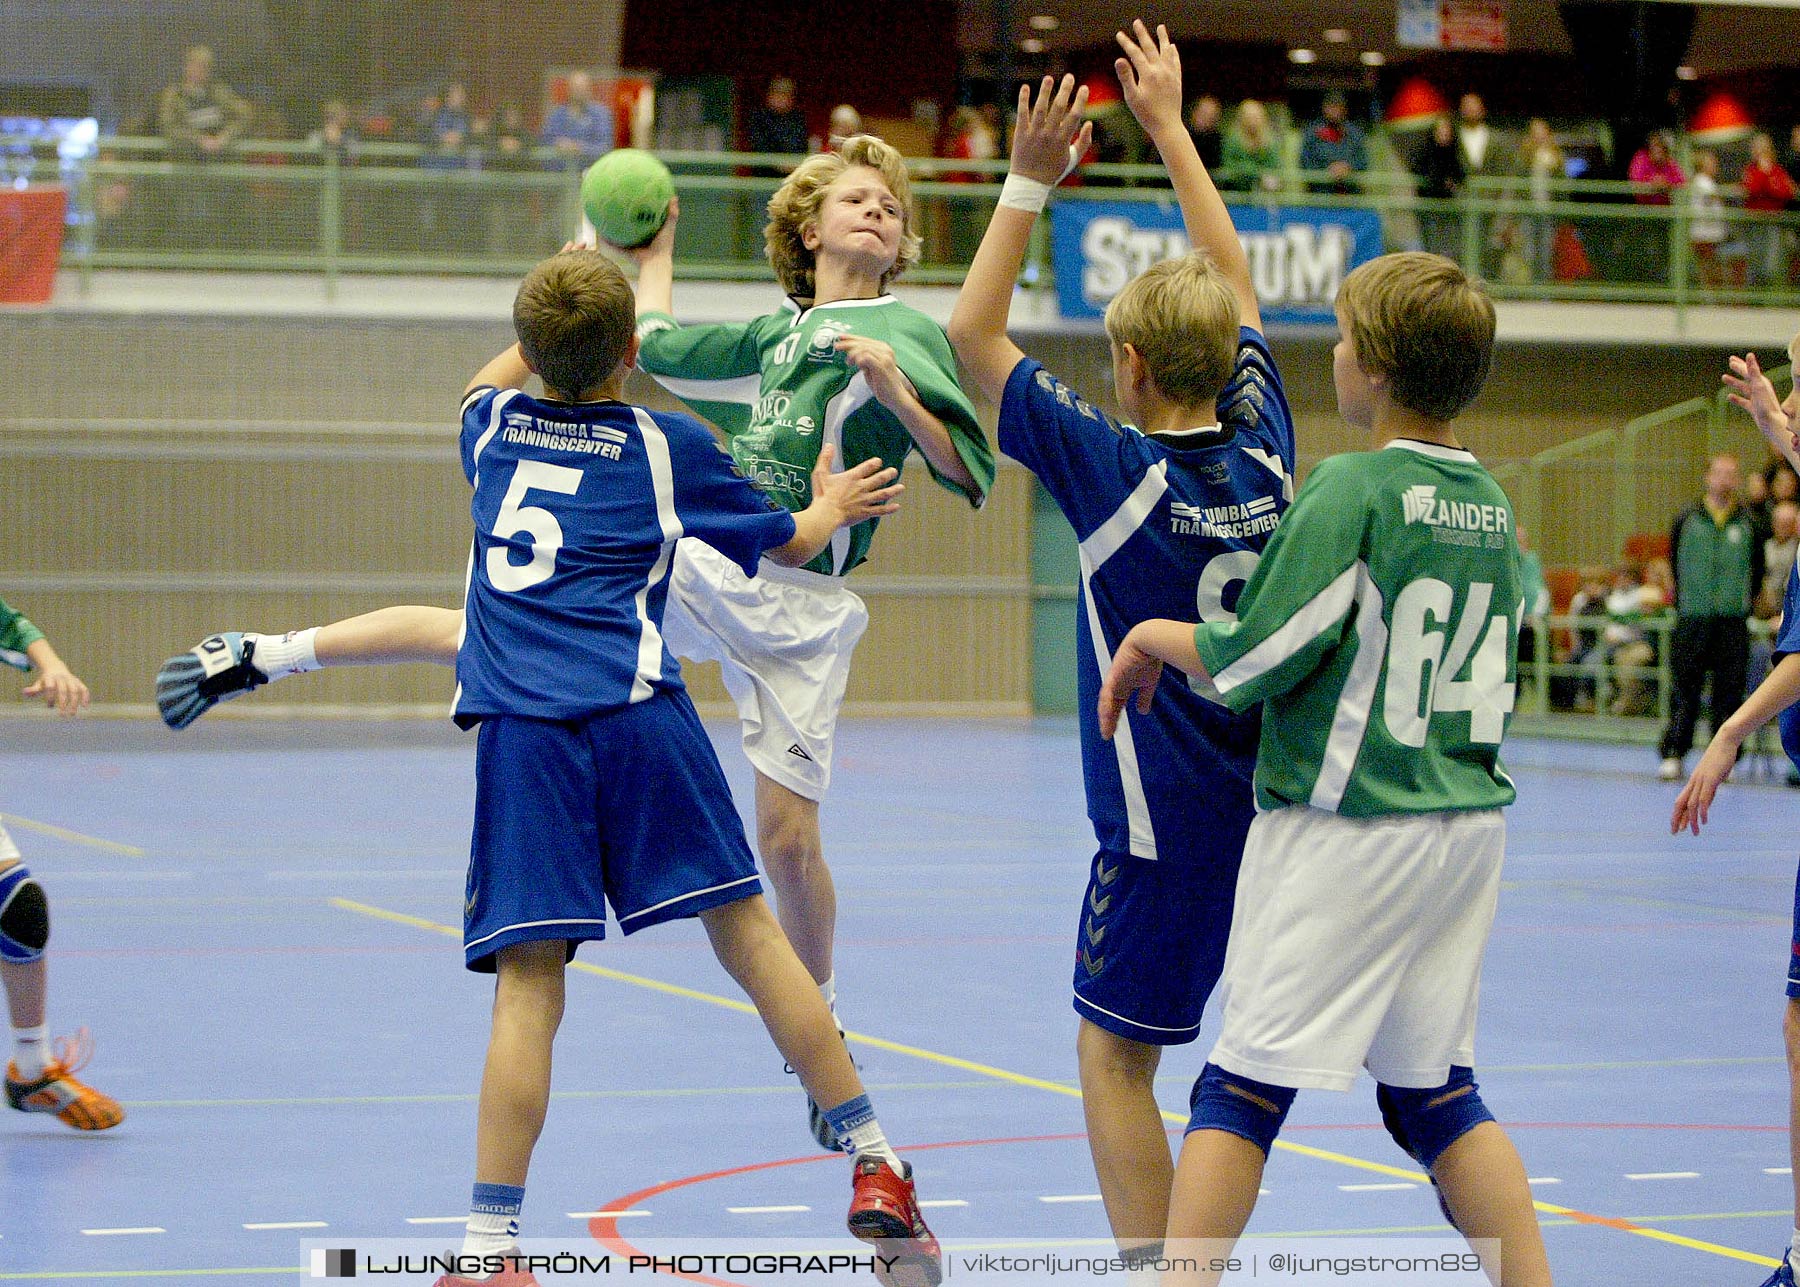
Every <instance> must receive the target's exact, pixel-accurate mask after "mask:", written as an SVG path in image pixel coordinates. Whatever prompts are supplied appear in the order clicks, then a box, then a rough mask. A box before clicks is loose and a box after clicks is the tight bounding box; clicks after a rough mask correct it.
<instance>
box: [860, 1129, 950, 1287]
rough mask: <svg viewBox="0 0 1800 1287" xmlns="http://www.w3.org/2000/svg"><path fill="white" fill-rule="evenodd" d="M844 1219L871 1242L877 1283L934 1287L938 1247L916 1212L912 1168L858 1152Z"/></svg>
mask: <svg viewBox="0 0 1800 1287" xmlns="http://www.w3.org/2000/svg"><path fill="white" fill-rule="evenodd" d="M902 1165H904V1163H903V1164H902ZM848 1223H849V1225H850V1232H851V1233H853V1234H855V1235H856V1236H857V1237H858V1238H860V1239H862V1240H863V1241H864V1242H867V1243H870V1244H872V1245H873V1246H874V1248H875V1256H876V1260H875V1277H876V1279H877V1281H879V1282H880V1283H881V1284H882V1287H938V1284H939V1283H941V1282H943V1281H944V1256H943V1252H942V1251H941V1250H940V1249H939V1248H938V1240H937V1239H936V1238H934V1237H932V1235H931V1230H930V1229H928V1228H926V1226H925V1217H924V1216H923V1215H922V1214H920V1211H919V1199H918V1197H917V1196H916V1195H915V1194H914V1193H913V1182H912V1168H910V1167H908V1168H907V1172H906V1174H905V1175H901V1174H900V1173H899V1172H897V1171H895V1170H894V1168H893V1167H892V1166H890V1165H888V1163H887V1162H886V1161H884V1160H883V1159H881V1158H879V1157H864V1158H859V1159H858V1160H857V1163H856V1170H855V1172H854V1173H853V1175H852V1177H851V1190H850V1217H849V1221H848Z"/></svg>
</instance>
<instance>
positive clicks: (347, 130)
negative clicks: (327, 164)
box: [306, 98, 362, 165]
mask: <svg viewBox="0 0 1800 1287" xmlns="http://www.w3.org/2000/svg"><path fill="white" fill-rule="evenodd" d="M306 141H307V142H308V143H310V144H311V145H312V146H313V147H315V148H317V149H318V152H319V155H320V156H321V157H330V158H331V159H333V160H335V161H336V162H337V163H338V164H339V165H348V164H350V163H351V162H352V161H354V160H355V159H356V145H357V144H358V143H360V142H362V137H361V135H359V134H358V133H357V130H356V122H355V121H354V120H353V119H352V118H351V116H350V107H349V105H348V104H346V103H345V102H344V101H343V100H342V99H337V98H331V99H327V100H326V101H325V105H324V106H323V107H322V108H320V109H319V128H318V129H316V130H314V131H313V132H312V133H311V134H310V135H308V136H307V140H306Z"/></svg>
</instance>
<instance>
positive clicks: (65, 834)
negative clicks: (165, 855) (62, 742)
mask: <svg viewBox="0 0 1800 1287" xmlns="http://www.w3.org/2000/svg"><path fill="white" fill-rule="evenodd" d="M0 822H10V823H12V825H13V826H15V827H23V828H25V830H27V831H35V832H38V833H39V834H40V835H45V836H55V837H56V838H57V839H58V840H67V841H68V842H69V843H70V844H74V845H86V846H87V847H88V848H90V849H100V850H104V851H105V852H106V853H109V854H124V855H125V856H126V857H127V858H142V857H143V856H144V851H143V850H142V849H139V848H138V847H137V846H136V845H122V844H120V843H119V842H118V841H117V840H102V839H100V837H98V836H84V835H82V834H81V832H79V831H70V830H69V829H68V828H67V827H59V826H56V825H55V824H53V823H49V822H39V821H38V820H37V819H35V818H21V817H20V816H19V815H18V814H16V813H0ZM3 1277H5V1275H4V1274H0V1278H3Z"/></svg>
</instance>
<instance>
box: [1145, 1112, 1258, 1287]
mask: <svg viewBox="0 0 1800 1287" xmlns="http://www.w3.org/2000/svg"><path fill="white" fill-rule="evenodd" d="M1267 1161H1268V1159H1267V1158H1266V1157H1265V1156H1264V1155H1263V1151H1262V1150H1261V1149H1260V1148H1258V1147H1257V1146H1256V1145H1255V1144H1252V1143H1251V1142H1250V1141H1249V1140H1247V1139H1245V1138H1244V1137H1243V1136H1241V1135H1233V1134H1232V1133H1231V1132H1230V1131H1217V1130H1198V1131H1190V1132H1189V1133H1188V1136H1187V1138H1186V1139H1185V1140H1183V1141H1182V1143H1181V1159H1180V1160H1179V1161H1178V1162H1177V1163H1176V1164H1175V1185H1174V1188H1173V1189H1172V1190H1171V1192H1170V1194H1169V1228H1168V1237H1167V1238H1166V1239H1165V1247H1166V1254H1168V1255H1169V1256H1171V1257H1178V1256H1185V1255H1186V1254H1187V1253H1186V1252H1185V1251H1183V1250H1182V1249H1181V1247H1180V1246H1179V1244H1180V1243H1181V1242H1185V1241H1190V1240H1193V1239H1197V1238H1204V1239H1208V1240H1217V1241H1218V1242H1219V1243H1220V1246H1219V1249H1218V1254H1221V1255H1222V1254H1225V1247H1226V1246H1227V1245H1229V1244H1235V1243H1236V1242H1237V1240H1238V1239H1239V1238H1240V1237H1241V1236H1243V1232H1244V1226H1245V1225H1247V1224H1249V1223H1250V1213H1251V1212H1252V1211H1254V1210H1255V1209H1256V1196H1257V1190H1258V1189H1260V1188H1261V1187H1262V1176H1263V1166H1264V1164H1265V1163H1266V1162H1267ZM1220 1277H1221V1275H1220V1274H1219V1273H1214V1272H1212V1271H1210V1270H1206V1269H1202V1270H1200V1271H1199V1272H1197V1273H1182V1272H1170V1273H1165V1274H1164V1275H1163V1284H1164V1287H1177V1285H1179V1287H1216V1284H1217V1283H1218V1281H1219V1279H1220Z"/></svg>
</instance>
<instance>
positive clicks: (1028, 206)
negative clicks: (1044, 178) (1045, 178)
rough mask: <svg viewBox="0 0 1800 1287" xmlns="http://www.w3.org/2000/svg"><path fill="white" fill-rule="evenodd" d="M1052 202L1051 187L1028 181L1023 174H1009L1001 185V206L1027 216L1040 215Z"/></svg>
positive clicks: (1031, 180)
mask: <svg viewBox="0 0 1800 1287" xmlns="http://www.w3.org/2000/svg"><path fill="white" fill-rule="evenodd" d="M1049 200H1050V185H1049V184H1048V183H1039V182H1038V181H1037V180H1036V179H1027V178H1026V177H1025V176H1024V175H1022V174H1009V175H1007V176H1006V182H1005V183H1003V184H1001V185H1000V204H1001V205H1003V206H1009V207H1011V208H1012V209H1014V210H1023V211H1024V212H1025V213H1026V214H1040V213H1042V211H1043V209H1044V206H1045V205H1046V204H1048V202H1049Z"/></svg>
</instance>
